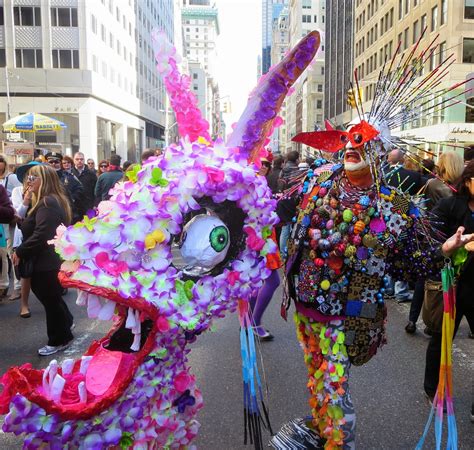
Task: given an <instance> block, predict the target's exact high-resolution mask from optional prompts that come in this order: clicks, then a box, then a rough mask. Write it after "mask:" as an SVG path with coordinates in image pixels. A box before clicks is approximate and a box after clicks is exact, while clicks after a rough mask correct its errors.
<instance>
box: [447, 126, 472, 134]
mask: <svg viewBox="0 0 474 450" xmlns="http://www.w3.org/2000/svg"><path fill="white" fill-rule="evenodd" d="M450 133H451V134H472V129H470V128H461V127H454V128H453V129H452V130H451V131H450Z"/></svg>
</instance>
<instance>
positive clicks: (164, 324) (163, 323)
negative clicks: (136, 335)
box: [156, 316, 170, 333]
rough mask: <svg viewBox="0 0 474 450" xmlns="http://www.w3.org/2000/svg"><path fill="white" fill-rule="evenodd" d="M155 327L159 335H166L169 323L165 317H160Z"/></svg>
mask: <svg viewBox="0 0 474 450" xmlns="http://www.w3.org/2000/svg"><path fill="white" fill-rule="evenodd" d="M156 327H157V328H158V330H159V331H160V332H161V333H166V332H167V331H169V329H170V323H169V322H168V319H166V317H163V316H160V317H159V318H158V320H157V321H156Z"/></svg>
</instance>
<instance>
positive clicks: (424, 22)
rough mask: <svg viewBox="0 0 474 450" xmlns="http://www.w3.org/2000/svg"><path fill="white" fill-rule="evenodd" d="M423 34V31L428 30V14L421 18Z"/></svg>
mask: <svg viewBox="0 0 474 450" xmlns="http://www.w3.org/2000/svg"><path fill="white" fill-rule="evenodd" d="M420 28H421V32H422V33H423V31H424V30H425V28H426V14H423V15H422V16H421V27H420Z"/></svg>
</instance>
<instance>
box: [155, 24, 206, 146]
mask: <svg viewBox="0 0 474 450" xmlns="http://www.w3.org/2000/svg"><path fill="white" fill-rule="evenodd" d="M151 39H152V43H153V50H154V52H155V59H156V63H157V64H156V69H157V70H158V72H159V73H161V75H162V77H163V81H164V83H165V87H166V91H167V92H168V96H169V98H170V102H171V106H172V107H173V110H174V112H175V114H176V123H177V124H178V130H179V134H180V135H181V136H182V137H185V136H188V137H189V140H190V141H191V142H194V141H197V139H198V138H199V137H203V138H205V139H206V140H208V141H210V140H211V138H210V136H209V132H208V131H209V123H208V122H207V120H206V119H204V117H202V114H201V110H200V109H199V107H198V104H197V99H196V96H195V95H194V94H193V93H192V92H191V90H190V84H191V80H190V78H189V77H188V76H186V75H181V74H180V72H179V70H178V66H177V64H176V63H177V60H178V58H179V57H178V56H177V54H176V49H175V48H174V47H173V45H171V44H170V43H169V41H168V38H167V37H166V35H165V33H164V32H162V31H157V30H153V32H152V34H151Z"/></svg>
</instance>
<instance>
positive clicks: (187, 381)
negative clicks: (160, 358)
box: [173, 370, 193, 392]
mask: <svg viewBox="0 0 474 450" xmlns="http://www.w3.org/2000/svg"><path fill="white" fill-rule="evenodd" d="M192 382H193V377H192V376H191V375H189V373H188V372H186V371H185V370H183V371H182V372H180V373H178V374H177V375H176V377H175V378H174V380H173V384H174V387H175V389H176V390H177V391H178V392H184V391H185V390H186V389H188V388H189V386H190V385H191V383H192Z"/></svg>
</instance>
